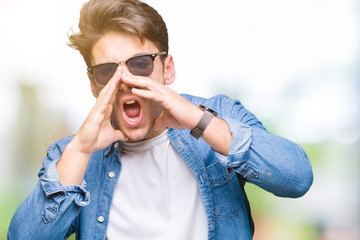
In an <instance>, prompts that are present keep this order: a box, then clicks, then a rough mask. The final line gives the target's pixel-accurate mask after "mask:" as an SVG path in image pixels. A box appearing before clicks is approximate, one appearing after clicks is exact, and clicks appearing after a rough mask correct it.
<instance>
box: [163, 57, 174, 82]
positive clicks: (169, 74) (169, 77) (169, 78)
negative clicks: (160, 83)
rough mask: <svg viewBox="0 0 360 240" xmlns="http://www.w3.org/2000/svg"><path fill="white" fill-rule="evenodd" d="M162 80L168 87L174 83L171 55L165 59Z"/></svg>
mask: <svg viewBox="0 0 360 240" xmlns="http://www.w3.org/2000/svg"><path fill="white" fill-rule="evenodd" d="M164 78H165V84H166V85H170V84H172V83H173V82H174V81H175V65H174V60H173V57H172V56H171V55H168V56H167V57H166V58H165V63H164Z"/></svg>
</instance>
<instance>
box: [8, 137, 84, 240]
mask: <svg viewBox="0 0 360 240" xmlns="http://www.w3.org/2000/svg"><path fill="white" fill-rule="evenodd" d="M69 141H70V140H69V139H64V140H60V141H59V142H57V143H55V144H53V145H51V146H50V147H49V149H48V151H47V157H46V158H45V159H44V161H43V166H42V168H41V170H40V171H39V174H38V175H39V181H38V183H37V186H36V187H35V188H34V189H33V191H32V192H31V194H30V196H29V197H28V198H27V199H26V200H25V201H24V202H23V203H22V204H21V205H20V207H19V208H18V209H17V211H16V212H15V214H14V216H13V218H12V220H11V223H10V227H9V231H8V239H9V240H11V239H66V238H67V237H69V236H70V235H71V233H72V232H73V231H74V226H75V221H76V217H77V216H78V214H79V212H80V207H81V206H86V205H88V204H89V202H90V193H89V192H87V191H86V190H85V186H86V182H85V181H83V182H82V184H81V186H77V185H69V186H65V187H64V186H62V185H61V183H60V182H59V176H58V174H57V171H56V163H57V161H58V160H59V159H60V156H61V153H62V151H63V148H64V147H65V145H66V144H67V142H69Z"/></svg>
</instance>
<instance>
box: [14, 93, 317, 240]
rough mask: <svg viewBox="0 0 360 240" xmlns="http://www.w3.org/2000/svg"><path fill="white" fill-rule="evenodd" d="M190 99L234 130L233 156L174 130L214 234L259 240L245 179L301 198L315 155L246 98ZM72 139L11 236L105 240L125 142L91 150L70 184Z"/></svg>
mask: <svg viewBox="0 0 360 240" xmlns="http://www.w3.org/2000/svg"><path fill="white" fill-rule="evenodd" d="M183 96H184V97H185V98H186V99H188V100H189V101H190V102H192V103H193V104H195V105H199V104H202V105H205V106H207V107H209V108H211V109H213V110H215V111H217V112H218V117H220V118H222V119H224V120H225V121H226V122H227V123H228V125H229V128H230V131H231V134H232V142H231V146H230V151H229V155H228V156H224V155H221V154H219V153H217V152H216V151H214V150H213V149H211V147H210V146H209V145H208V144H207V143H206V142H205V141H203V140H202V139H201V138H200V139H195V138H193V137H192V136H191V135H190V132H189V130H176V129H169V130H168V135H169V138H170V142H171V144H172V145H173V146H174V148H175V149H176V150H177V151H178V152H179V154H180V156H181V157H182V158H183V159H184V161H185V162H186V164H187V166H188V167H189V169H190V170H191V172H192V174H193V175H194V178H195V180H196V182H197V184H198V187H199V190H200V195H201V198H202V201H203V205H204V209H205V213H206V216H207V221H208V238H209V239H213V240H220V239H224V240H225V239H226V240H232V239H242V240H247V239H252V233H251V232H252V220H251V217H250V209H249V207H248V206H249V205H248V202H247V198H246V195H245V192H244V190H243V185H244V184H245V182H251V183H253V184H256V185H258V186H259V187H261V188H263V189H265V190H266V191H269V192H271V193H273V194H275V195H277V196H281V197H300V196H302V195H304V194H305V193H306V192H307V190H308V189H309V188H310V186H311V184H312V180H313V175H312V169H311V165H310V162H309V159H308V157H307V156H306V154H305V152H304V151H303V150H302V148H301V147H300V146H298V145H297V144H294V143H292V142H290V141H288V140H286V139H284V138H281V137H278V136H275V135H273V134H270V133H269V132H267V131H266V130H265V128H264V127H263V126H262V124H261V123H260V122H259V120H258V119H257V118H256V117H255V116H254V115H253V114H251V113H250V112H248V111H247V110H246V109H245V108H244V107H243V106H242V105H241V103H240V102H239V101H237V100H233V99H230V98H228V97H226V96H224V95H218V96H215V97H213V98H210V99H203V98H199V97H194V96H190V95H183ZM71 139H72V137H68V138H65V139H62V140H60V141H58V142H56V143H54V144H53V145H51V146H50V147H49V149H48V152H47V157H46V158H45V159H44V161H43V166H42V168H41V170H40V172H39V174H38V175H39V182H38V184H37V186H36V187H35V189H34V190H33V191H32V193H31V194H30V196H29V197H28V198H27V199H26V200H25V201H24V202H23V203H22V205H21V206H20V207H19V208H18V210H17V211H16V213H15V214H14V216H13V219H12V221H11V224H10V227H9V231H8V239H16V240H19V239H47V240H51V239H66V238H67V237H69V236H70V235H71V234H72V233H73V232H75V231H76V237H77V239H83V240H89V239H105V237H106V228H107V224H108V220H109V210H110V205H111V201H112V197H113V193H114V187H115V184H116V182H117V179H118V177H119V174H120V173H121V159H120V160H119V154H120V151H121V142H116V143H113V144H111V145H110V146H108V147H107V148H105V149H103V150H101V151H97V152H95V153H94V154H93V155H92V157H91V159H90V161H89V164H88V167H87V170H86V173H85V176H84V180H83V182H82V184H81V186H77V185H69V186H65V187H64V186H62V185H61V184H60V182H59V177H58V174H57V171H56V163H57V161H58V160H59V159H60V156H61V153H62V151H63V150H64V148H65V146H66V144H68V143H69V142H70V141H71ZM90 199H91V200H90ZM134 231H136V229H134Z"/></svg>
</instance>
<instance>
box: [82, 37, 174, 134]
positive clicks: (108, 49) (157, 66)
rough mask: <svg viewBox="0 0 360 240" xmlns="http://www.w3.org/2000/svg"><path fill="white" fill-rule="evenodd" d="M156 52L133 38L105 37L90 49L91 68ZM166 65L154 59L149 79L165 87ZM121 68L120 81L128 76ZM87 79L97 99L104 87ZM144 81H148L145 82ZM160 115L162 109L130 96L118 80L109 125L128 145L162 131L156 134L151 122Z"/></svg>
mask: <svg viewBox="0 0 360 240" xmlns="http://www.w3.org/2000/svg"><path fill="white" fill-rule="evenodd" d="M157 52H159V49H157V47H155V45H154V44H153V43H152V42H150V41H148V40H146V41H145V42H144V43H141V41H140V39H139V38H138V37H136V36H133V35H129V34H123V33H108V34H106V35H105V36H103V37H102V38H101V39H99V40H98V41H97V42H96V43H95V45H94V46H93V49H92V61H91V64H92V66H94V65H97V64H101V63H108V62H121V61H124V60H127V59H128V58H130V57H133V56H135V55H140V54H152V53H157ZM166 65H167V61H165V67H164V66H163V64H162V62H161V60H160V57H156V58H155V60H154V70H153V72H152V74H151V75H150V76H148V78H149V79H152V80H154V81H157V82H159V83H161V84H165V82H166V80H165V77H164V70H165V69H166V67H167V66H166ZM121 67H122V68H123V69H122V70H123V71H122V75H121V78H123V77H124V76H125V75H126V74H131V73H130V72H129V70H128V68H127V66H126V65H125V64H123V65H121ZM88 75H89V78H90V80H91V88H92V92H93V94H94V96H95V97H97V96H98V95H99V93H100V91H101V90H102V88H103V87H102V86H99V85H98V84H97V83H96V82H95V81H94V79H92V76H91V75H90V74H88ZM144 81H149V80H148V79H144ZM167 83H168V82H167ZM170 83H171V82H170ZM170 83H168V84H170ZM161 113H162V107H161V105H160V104H159V103H157V102H155V101H152V100H149V99H145V98H140V97H138V96H135V95H134V94H132V93H131V86H128V85H126V84H125V83H124V82H122V81H121V79H120V85H119V90H118V92H117V95H116V100H115V103H114V106H113V111H112V116H111V121H112V125H113V127H114V128H115V129H120V130H121V131H122V132H123V133H124V134H125V136H127V137H128V138H129V140H130V141H141V140H145V139H150V138H153V137H155V136H157V135H159V134H160V133H162V132H163V131H164V130H165V129H161V130H158V131H155V130H154V129H153V124H154V121H155V120H156V119H157V118H158V117H159V116H160V115H161Z"/></svg>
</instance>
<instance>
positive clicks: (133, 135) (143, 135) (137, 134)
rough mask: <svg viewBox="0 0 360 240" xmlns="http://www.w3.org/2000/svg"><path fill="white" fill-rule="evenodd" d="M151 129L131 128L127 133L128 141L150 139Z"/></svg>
mask: <svg viewBox="0 0 360 240" xmlns="http://www.w3.org/2000/svg"><path fill="white" fill-rule="evenodd" d="M150 133H151V131H146V130H144V129H136V130H130V131H129V132H126V133H125V135H126V137H127V138H128V139H129V141H128V142H139V141H143V140H146V139H148V137H149V135H151V134H150Z"/></svg>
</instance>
